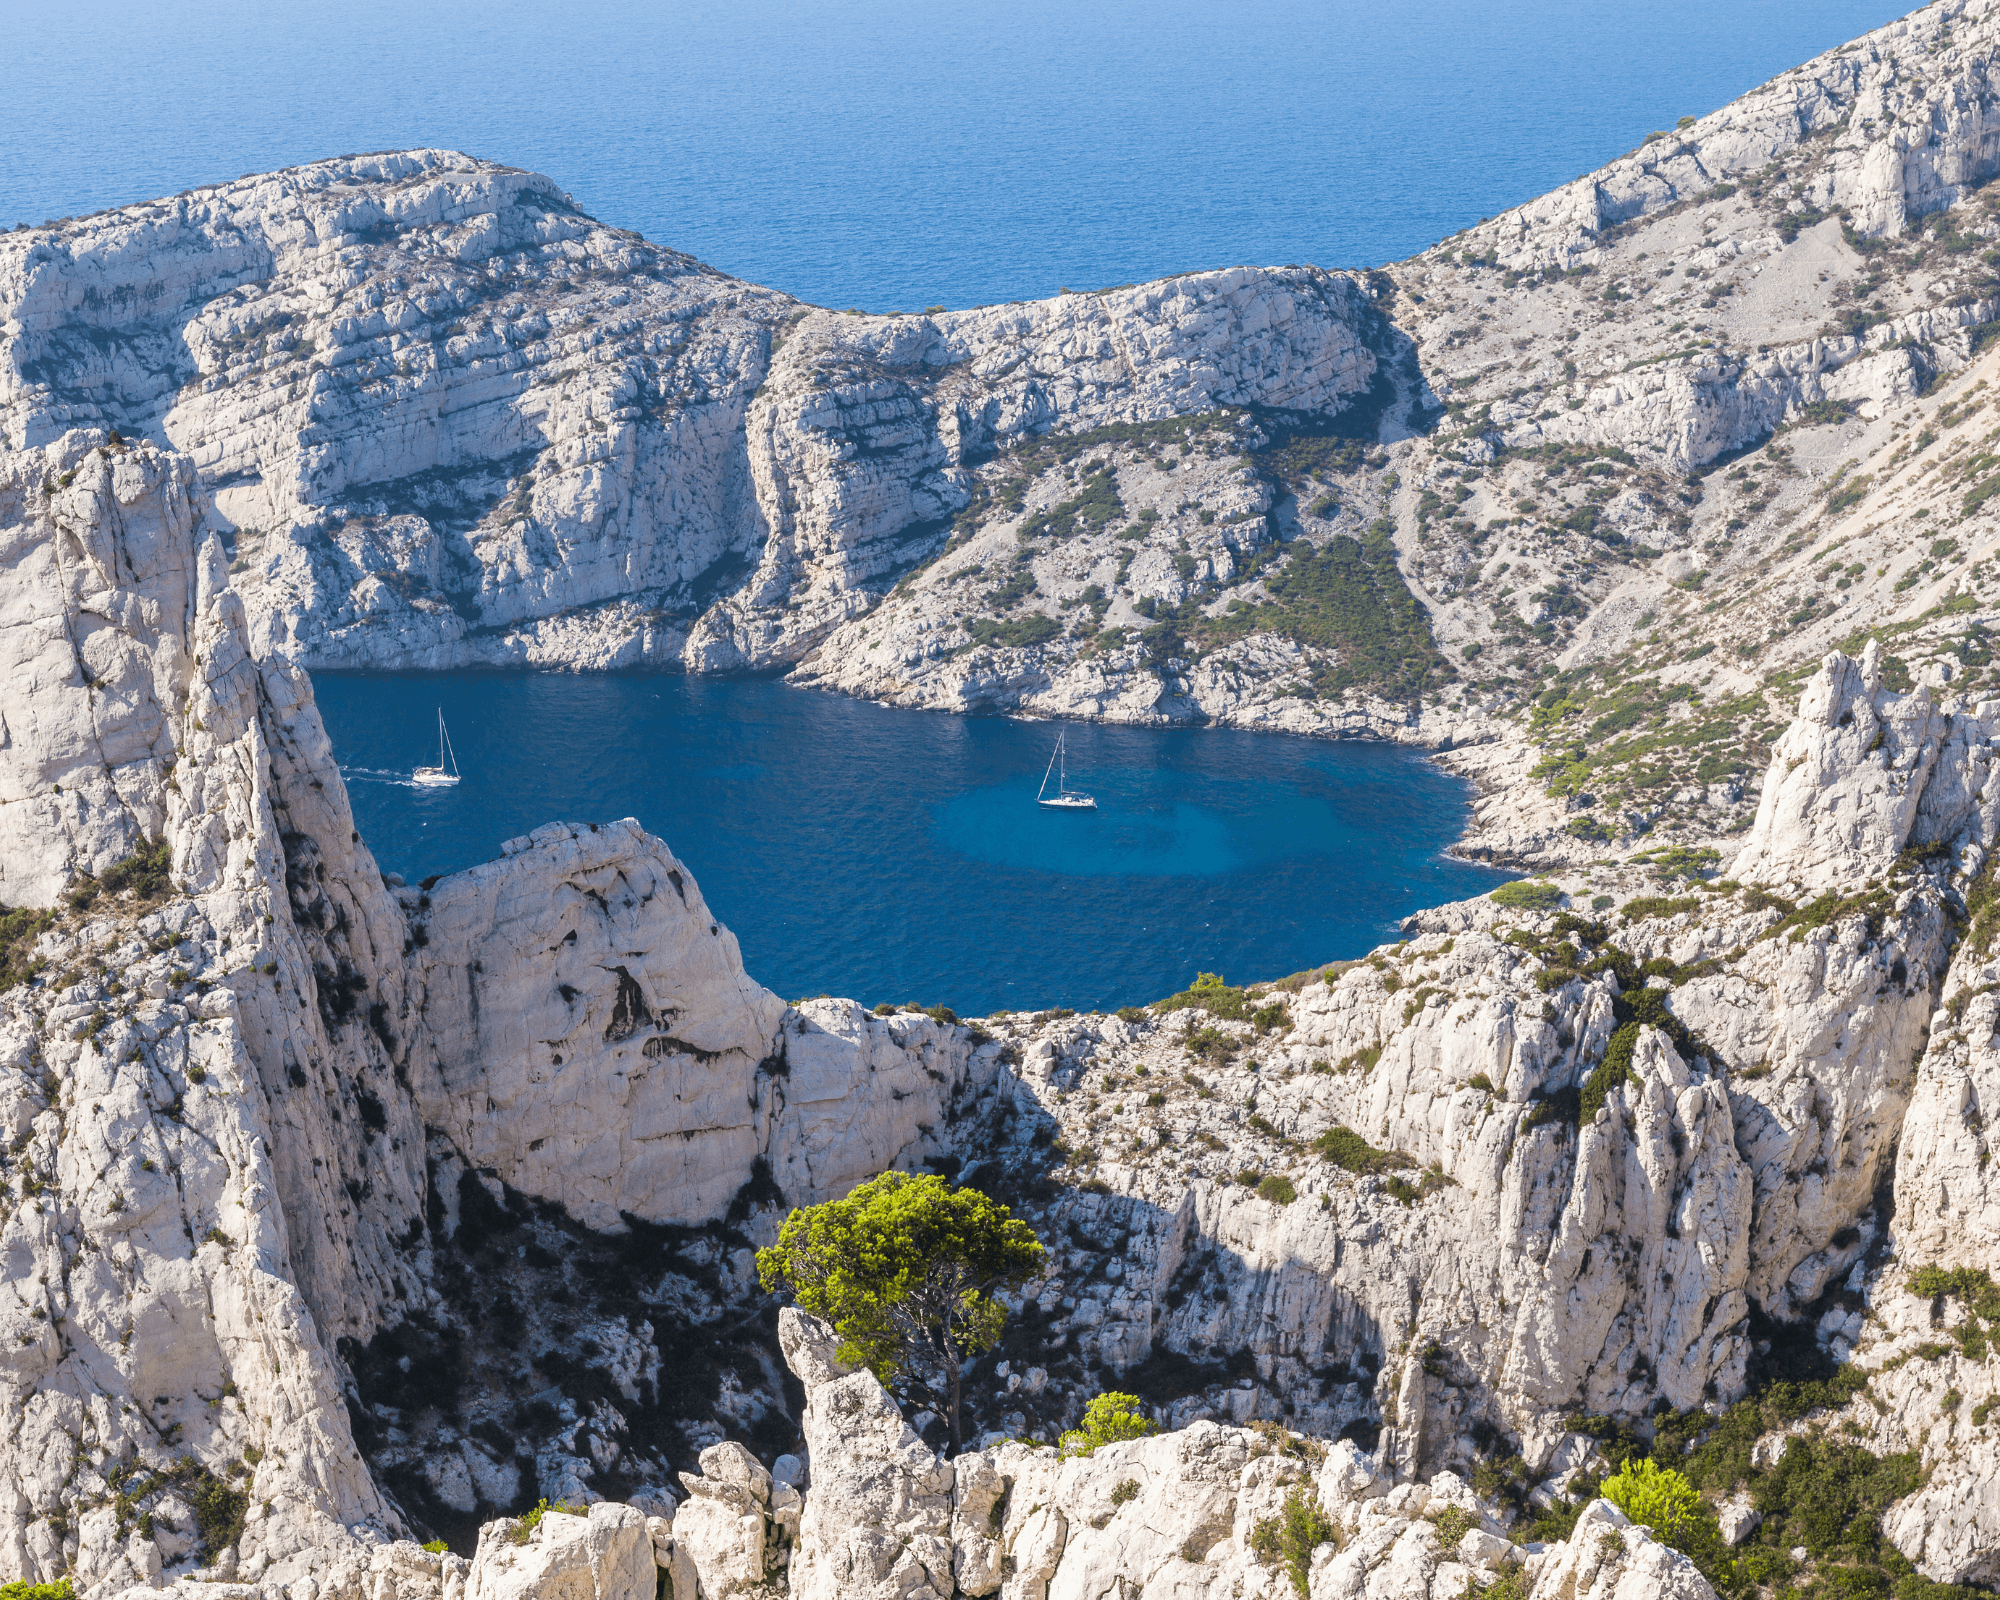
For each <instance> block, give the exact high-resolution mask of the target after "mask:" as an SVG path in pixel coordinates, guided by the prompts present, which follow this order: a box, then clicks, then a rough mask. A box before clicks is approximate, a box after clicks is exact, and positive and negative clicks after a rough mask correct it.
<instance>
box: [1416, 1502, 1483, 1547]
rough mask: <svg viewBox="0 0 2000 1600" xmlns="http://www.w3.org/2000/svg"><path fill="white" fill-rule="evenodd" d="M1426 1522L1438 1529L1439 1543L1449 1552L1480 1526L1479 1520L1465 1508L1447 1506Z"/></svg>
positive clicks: (1426, 1519)
mask: <svg viewBox="0 0 2000 1600" xmlns="http://www.w3.org/2000/svg"><path fill="white" fill-rule="evenodd" d="M1424 1520H1425V1521H1426V1522H1428V1523H1430V1525H1431V1526H1432V1527H1434V1528H1436V1529H1437V1533H1438V1543H1439V1544H1441V1545H1443V1546H1444V1547H1445V1548H1446V1549H1447V1550H1449V1549H1450V1548H1451V1547H1452V1546H1453V1545H1455V1544H1457V1543H1458V1541H1459V1540H1461V1539H1463V1538H1464V1537H1465V1536H1466V1534H1467V1533H1469V1532H1471V1531H1472V1529H1474V1528H1476V1527H1478V1526H1479V1519H1478V1518H1477V1517H1475V1516H1474V1515H1473V1514H1472V1513H1471V1512H1470V1511H1467V1510H1466V1509H1465V1508H1464V1507H1463V1506H1446V1507H1445V1508H1444V1510H1442V1511H1438V1512H1434V1513H1432V1514H1431V1515H1430V1516H1428V1517H1426V1518H1425V1519H1424Z"/></svg>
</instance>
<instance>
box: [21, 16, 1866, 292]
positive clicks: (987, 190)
mask: <svg viewBox="0 0 2000 1600" xmlns="http://www.w3.org/2000/svg"><path fill="white" fill-rule="evenodd" d="M1902 9H1903V8H1902V7H1900V6H1898V5H1895V4H1891V3H1889V0H1811V3H1810V4H1801V3H1800V0H1678V3H1676V4H1674V5H1652V6H1644V5H1633V4H1631V3H1630V0H1395V3H1393V4H1385V3H1383V0H1091V3H1089V4H1086V5H1078V4H1076V3H1075V0H954V3H952V4H949V5H940V4H937V3H936V0H763V3H759V0H479V3H478V4H471V3H468V0H426V3H424V4H420V5H410V4H407V3H405V0H334V3H332V4H327V3H325V0H315V3H311V4H306V3H302V0H174V3H173V4H171V5H154V6H133V5H129V4H123V3H112V0H64V3H63V4H61V5H50V4H48V3H47V0H0V27H4V29H5V37H6V39H7V72H6V109H7V114H6V119H5V123H6V125H5V129H4V131H0V228H6V227H10V226H12V225H14V224H16V223H20V222H29V223H35V222H41V221H44V220H47V219H52V218H56V217H63V216H70V215H75V214H81V213H85V212H89V211H95V210H100V209H102V208H104V207H107V206H115V205H123V204H125V203H127V202H130V201H135V200H146V199H151V198H154V197H155V196H159V195H167V194H174V193H176V192H178V191H179V190H182V189H186V188H189V187H191V186H193V185H196V184H203V183H214V182H217V181H221V180H226V179H231V178H235V177H237V176H239V175H241V174H244V173H249V172H263V171H268V170H270V169H272V168H276V167H285V166H291V165H294V164H296V163H298V162H303V161H310V160H313V159H315V158H317V157H321V156H332V155H341V154H346V153H350V152H355V151H365V150H382V149H391V148H403V147H408V146H414V145H431V146H442V147H445V148H450V149H456V150H463V151H468V152H470V153H472V154H474V155H478V156H483V157H486V158H488V159H490V160H494V161H503V162H508V163H511V164H513V165H516V166H523V167H531V168H534V169H535V170H537V171H540V172H545V173H548V174H549V175H550V176H552V177H554V178H555V179H556V180H557V181H558V182H560V183H561V184H563V185H564V186H565V187H566V188H567V189H568V190H569V191H570V193H571V194H572V195H573V196H574V197H575V199H576V200H577V202H578V203H579V204H580V205H582V206H583V207H584V208H585V209H587V210H588V211H590V212H592V213H593V214H594V215H596V216H598V217H600V218H602V219H603V220H605V221H606V222H608V223H612V224H614V225H616V226H618V227H624V228H636V229H638V230H639V231H640V232H642V233H644V234H645V235H646V236H647V237H648V238H650V239H653V240H656V241H658V242H659V243H662V244H666V245H671V246H673V247H674V248H675V249H678V250H686V251H689V252H691V253H693V254H694V255H697V256H699V257H701V258H702V259H703V260H704V261H707V262H708V263H710V264H711V265H713V266H716V267H719V268H721V269H722V270H723V271H725V272H731V273H734V274H736V275H737V276H739V277H744V278H748V279H750V280H751V281H753V282H756V283H763V284H768V285H770V286H771V287H773V288H778V289H783V290H785V291H787V292H788V293H791V294H795V295H798V296H800V297H801V298H803V299H806V300H809V301H812V302H813V303H815V304H818V305H827V306H833V307H836V308H844V307H848V306H854V307H858V308H860V309H862V310H866V311H914V310H919V309H922V308H923V307H926V306H931V305H945V306H950V307H952V308H954V309H956V308H959V307H963V306H970V305H981V304H988V303H991V302H995V301H1002V300H1017V299H1033V298H1039V297H1042V296H1045V295H1051V294H1054V293H1055V292H1056V291H1057V290H1058V289H1061V288H1072V289H1097V288H1104V287H1107V286H1109V285H1112V284H1119V283H1129V282H1135V281H1142V280H1144V279H1147V278H1156V277H1161V276H1163V275H1165V274H1167V273H1172V272H1186V271H1190V270H1193V269H1196V268H1205V267H1222V266H1230V265H1233V264H1238V263H1245V262H1248V263H1256V264H1260V265H1274V264H1281V263H1297V262H1310V263H1314V264H1316V265H1319V266H1323V267H1365V266H1375V265H1379V264H1380V263H1382V262H1384V261H1388V260H1393V259H1398V258H1401V257H1403V256H1406V255H1409V254H1411V253H1413V252H1415V251H1417V250H1421V249H1423V248H1424V247H1425V246H1427V245H1430V244H1432V243H1435V242H1436V241H1437V240H1438V239H1440V238H1443V237H1444V236H1445V235H1447V234H1450V233H1452V232H1455V231H1456V230H1457V229H1459V228H1463V227H1465V226H1467V225H1468V224H1470V223H1473V222H1477V221H1478V220H1480V219H1481V218H1482V217H1486V216H1490V215H1492V214H1494V213H1497V212H1499V211H1502V210H1504V209H1506V208H1507V207H1509V206H1512V205H1516V204H1518V203H1519V202H1521V201H1523V200H1527V199H1531V198H1532V197H1533V196H1535V195H1537V194H1540V193H1542V192H1543V191H1545V190H1548V189H1552V188H1554V187H1556V186H1557V185H1558V184H1562V183H1565V182H1567V181H1568V180H1570V179H1571V178H1575V177H1578V176H1580V175H1581V174H1583V173H1586V172H1589V171H1591V170H1592V169H1593V168H1595V167H1598V166H1600V165H1602V164H1603V163H1604V162H1606V161H1608V160H1610V159H1611V158H1612V157H1614V156H1616V155H1618V154H1620V153H1621V152H1623V151H1626V150H1631V149H1633V148H1635V147H1636V146H1637V145H1638V144H1639V143H1640V142H1641V141H1642V140H1643V139H1644V138H1645V136H1646V134H1647V133H1648V132H1649V131H1651V130H1652V129H1655V128H1671V127H1672V126H1673V125H1674V123H1675V122H1676V121H1677V120H1678V119H1679V118H1681V117H1684V116H1698V115H1700V114H1701V113H1702V112H1705V111H1711V110H1713V109H1714V108H1715V107H1717V106H1719V105H1722V104H1724V103H1725V102H1727V101H1729V100H1731V99H1733V98H1735V97H1736V96H1737V95H1739V94H1741V93H1743V92H1744V91H1745V90H1746V89H1750V88H1753V87H1754V86H1755V85H1757V84H1759V83H1761V82H1763V81H1764V80H1765V79H1767V78H1769V77H1771V76H1773V75H1774V74H1776V73H1779V72H1782V71H1783V70H1785V69H1786V68H1787V67H1791V66H1794V65H1796V64H1798V63H1799V62H1802V61H1805V60H1807V59H1808V58H1810V57H1811V56H1814V55H1816V54H1818V53H1819V52H1821V51H1823V50H1827V49H1830V48H1832V47H1833V46H1835V45H1838V44H1841V43H1843V42H1844V41H1846V40H1847V39H1849V38H1852V37H1853V36H1854V35H1856V34H1858V33H1862V32H1864V31H1866V30H1867V29H1869V28H1873V27H1878V26H1880V25H1881V24H1883V23H1885V22H1888V21H1891V20H1892V19H1894V18H1895V17H1896V16H1898V15H1900V14H1901V11H1902Z"/></svg>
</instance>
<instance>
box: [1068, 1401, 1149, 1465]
mask: <svg viewBox="0 0 2000 1600" xmlns="http://www.w3.org/2000/svg"><path fill="white" fill-rule="evenodd" d="M1159 1431H1160V1425H1159V1424H1158V1423H1157V1422H1154V1421H1152V1420H1151V1419H1150V1418H1148V1417H1147V1416H1146V1414H1145V1413H1144V1412H1143V1411H1141V1410H1140V1409H1139V1397H1138V1396H1137V1395H1136V1394H1121V1393H1120V1392H1119V1391H1118V1390H1116V1389H1113V1390H1111V1391H1109V1392H1108V1393H1105V1394H1100V1395H1098V1396H1097V1397H1096V1398H1095V1399H1093V1400H1092V1401H1091V1402H1090V1404H1089V1405H1087V1406H1085V1407H1084V1408H1083V1426H1082V1427H1080V1428H1072V1429H1070V1431H1069V1432H1068V1433H1066V1434H1064V1435H1063V1436H1062V1453H1063V1454H1064V1455H1066V1456H1087V1455H1089V1454H1090V1453H1091V1451H1093V1450H1095V1449H1096V1448H1097V1447H1098V1446H1099V1445H1101V1444H1123V1443H1124V1442H1125V1441H1126V1440H1127V1439H1143V1438H1145V1437H1146V1436H1147V1435H1148V1434H1154V1433H1158V1432H1159Z"/></svg>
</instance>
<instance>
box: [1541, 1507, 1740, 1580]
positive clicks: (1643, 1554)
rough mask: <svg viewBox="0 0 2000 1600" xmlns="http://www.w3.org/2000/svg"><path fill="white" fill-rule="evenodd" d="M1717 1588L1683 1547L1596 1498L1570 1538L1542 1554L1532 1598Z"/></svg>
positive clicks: (1579, 1520) (1580, 1518) (1580, 1517)
mask: <svg viewBox="0 0 2000 1600" xmlns="http://www.w3.org/2000/svg"><path fill="white" fill-rule="evenodd" d="M1714 1593H1715V1590H1714V1589H1713V1588H1711V1587H1710V1586H1709V1582H1708V1580H1707V1579H1706V1578H1704V1577H1703V1576H1702V1575H1701V1574H1700V1573H1699V1572H1697V1571H1696V1570H1695V1565H1694V1563H1693V1562H1692V1561H1690V1560H1688V1558H1687V1557H1686V1556H1684V1555H1682V1554H1681V1553H1680V1552H1679V1551H1678V1550H1671V1549H1669V1548H1668V1547H1667V1546H1665V1545H1663V1544H1659V1543H1656V1542H1655V1541H1654V1540H1652V1539H1651V1538H1648V1537H1647V1535H1646V1531H1645V1529H1643V1528H1635V1527H1633V1526H1632V1524H1631V1521H1630V1519H1629V1518H1628V1517H1626V1515H1625V1513H1624V1512H1622V1511H1620V1510H1619V1509H1618V1508H1617V1507H1616V1506H1614V1505H1613V1504H1611V1502H1610V1501H1608V1500H1594V1501H1592V1502H1591V1503H1590V1504H1589V1505H1588V1506H1585V1507H1584V1509H1583V1514H1582V1515H1581V1516H1579V1517H1578V1518H1577V1519H1576V1531H1575V1532H1573V1533H1572V1534H1571V1535H1570V1536H1569V1539H1568V1540H1567V1542H1565V1543H1564V1544H1562V1545H1560V1546H1558V1547H1557V1548H1556V1549H1555V1550H1552V1551H1551V1552H1549V1554H1548V1555H1547V1556H1546V1557H1544V1558H1543V1561H1542V1567H1541V1572H1540V1574H1539V1575H1538V1576H1537V1577H1536V1579H1535V1587H1534V1591H1533V1595H1532V1597H1531V1600H1651V1597H1658V1600H1710V1597H1711V1596H1712V1595H1713V1594H1714Z"/></svg>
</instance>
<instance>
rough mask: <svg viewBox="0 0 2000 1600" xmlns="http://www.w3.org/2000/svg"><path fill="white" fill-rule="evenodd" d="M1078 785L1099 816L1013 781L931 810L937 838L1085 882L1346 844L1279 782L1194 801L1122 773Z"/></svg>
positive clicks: (1186, 872) (1240, 863) (976, 854)
mask: <svg viewBox="0 0 2000 1600" xmlns="http://www.w3.org/2000/svg"><path fill="white" fill-rule="evenodd" d="M1079 785H1081V786H1083V787H1085V788H1086V789H1087V790H1088V791H1089V792H1090V793H1091V794H1092V795H1093V796H1094V797H1095V798H1096V800H1097V803H1098V809H1097V810H1095V811H1058V810H1051V809H1048V808H1046V807H1043V806H1039V805H1024V804H1022V801H1023V799H1024V798H1032V797H1031V796H1025V795H1024V793H1023V790H1022V788H1021V786H1020V785H1019V784H1004V785H1001V784H995V785H989V786H987V787H985V788H980V789H972V790H968V791H967V792H965V793H964V794H961V795H958V796H956V797H955V798H953V799H951V800H948V801H946V802H945V803H944V804H943V805H942V806H940V807H939V808H938V812H937V838H938V841H939V842H940V843H941V844H943V845H945V846H946V847H947V848H948V849H951V850H954V851H956V852H958V853H959V854H960V855H963V856H966V857H968V858H969V859H971V860H974V861H985V862H990V863H992V864H993V865H995V866H1004V867H1020V868H1024V869H1027V870H1030V871H1042V872H1054V873H1065V874H1074V875H1078V876H1084V877H1098V876H1103V875H1107V874H1109V875H1115V876H1130V877H1218V876H1221V875H1223V874H1225V873H1229V872H1234V871H1237V870H1239V869H1241V868H1244V867H1251V866H1256V865H1258V864H1259V863H1263V862H1270V861H1278V860H1282V859H1285V858H1286V857H1292V856H1300V857H1303V856H1309V855H1314V854H1318V855H1332V854H1334V853H1335V852H1337V851H1338V850H1340V849H1341V848H1342V847H1343V846H1345V845H1351V843H1352V839H1351V833H1350V830H1348V829H1346V828H1344V827H1342V825H1341V823H1340V820H1339V818H1338V817H1336V816H1335V815H1334V812H1333V808H1332V807H1331V806H1329V805H1328V804H1327V803H1326V802H1325V801H1323V800H1316V799H1312V798H1310V797H1308V796H1306V795H1302V794H1299V793H1297V792H1295V791H1289V790H1287V789H1285V788H1283V787H1281V786H1277V785H1270V784H1261V785H1252V784H1241V783H1236V784H1231V783H1227V782H1225V783H1221V784H1216V785H1211V786H1205V787H1210V788H1213V789H1214V790H1216V791H1217V792H1215V793H1212V794H1204V795H1203V797H1202V798H1201V799H1200V800H1198V801H1197V800H1189V799H1171V798H1166V797H1163V796H1161V795H1160V794H1158V792H1157V791H1158V790H1160V789H1162V788H1164V787H1165V785H1164V784H1163V783H1160V782H1158V781H1153V782H1148V781H1146V779H1145V778H1144V777H1142V776H1140V775H1138V774H1134V773H1131V772H1126V771H1119V772H1116V773H1114V774H1112V775H1110V776H1108V777H1107V776H1105V775H1102V774H1082V773H1075V774H1072V775H1071V786H1072V787H1077V786H1079Z"/></svg>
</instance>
